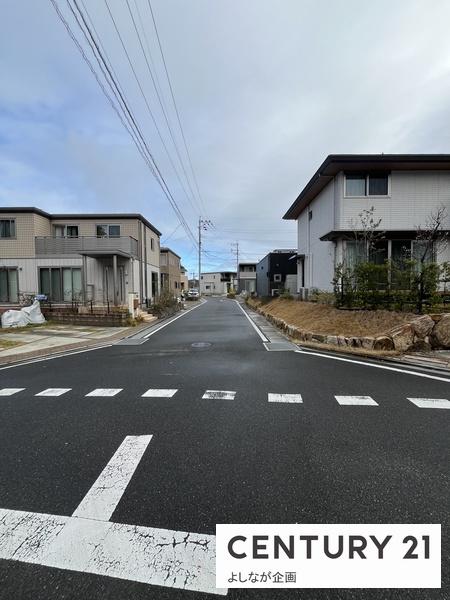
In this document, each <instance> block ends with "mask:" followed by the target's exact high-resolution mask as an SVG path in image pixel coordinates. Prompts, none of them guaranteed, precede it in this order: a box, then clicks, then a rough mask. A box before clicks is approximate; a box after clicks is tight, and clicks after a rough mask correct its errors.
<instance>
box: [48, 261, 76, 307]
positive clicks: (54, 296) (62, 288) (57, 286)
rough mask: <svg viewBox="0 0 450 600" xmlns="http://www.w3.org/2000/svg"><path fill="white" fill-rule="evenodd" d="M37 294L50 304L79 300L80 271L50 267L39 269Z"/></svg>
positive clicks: (72, 268) (71, 268) (70, 268)
mask: <svg viewBox="0 0 450 600" xmlns="http://www.w3.org/2000/svg"><path fill="white" fill-rule="evenodd" d="M39 293H41V294H45V295H46V296H47V297H48V298H49V300H51V301H52V302H72V301H75V300H80V299H81V294H82V282H81V269H79V268H74V267H50V268H42V267H41V268H40V269H39Z"/></svg>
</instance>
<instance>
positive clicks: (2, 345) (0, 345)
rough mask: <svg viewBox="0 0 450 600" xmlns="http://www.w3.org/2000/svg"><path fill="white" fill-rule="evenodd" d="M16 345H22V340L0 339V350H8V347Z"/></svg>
mask: <svg viewBox="0 0 450 600" xmlns="http://www.w3.org/2000/svg"><path fill="white" fill-rule="evenodd" d="M16 346H23V342H12V341H11V340H2V339H0V350H9V349H10V348H15V347H16Z"/></svg>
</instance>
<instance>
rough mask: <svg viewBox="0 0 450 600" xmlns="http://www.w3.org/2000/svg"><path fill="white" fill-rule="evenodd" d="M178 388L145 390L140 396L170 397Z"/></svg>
mask: <svg viewBox="0 0 450 600" xmlns="http://www.w3.org/2000/svg"><path fill="white" fill-rule="evenodd" d="M177 392H178V390H164V389H162V390H157V389H155V390H153V389H150V390H147V391H146V392H145V394H142V396H141V398H172V396H174V395H175V394H176V393H177Z"/></svg>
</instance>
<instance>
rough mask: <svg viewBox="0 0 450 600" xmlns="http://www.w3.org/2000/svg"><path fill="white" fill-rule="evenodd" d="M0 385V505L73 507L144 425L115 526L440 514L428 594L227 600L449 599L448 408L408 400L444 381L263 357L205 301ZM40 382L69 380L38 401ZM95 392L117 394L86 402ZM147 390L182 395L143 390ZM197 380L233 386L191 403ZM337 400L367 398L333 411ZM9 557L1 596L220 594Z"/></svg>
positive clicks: (0, 573) (433, 517)
mask: <svg viewBox="0 0 450 600" xmlns="http://www.w3.org/2000/svg"><path fill="white" fill-rule="evenodd" d="M193 344H194V346H193ZM197 344H199V345H197ZM5 388H24V389H23V390H22V391H20V392H17V393H15V394H13V395H11V396H2V397H0V456H1V461H0V508H1V509H8V510H11V511H29V512H32V513H45V514H49V515H61V516H70V515H72V514H73V513H74V511H75V510H76V509H77V507H78V506H79V505H80V502H81V501H82V499H83V498H84V497H85V496H86V494H88V493H89V490H90V488H91V486H92V485H93V483H94V481H95V480H96V479H97V477H98V476H99V474H100V473H101V472H102V471H103V469H104V467H105V465H106V464H107V463H108V461H110V460H111V457H112V456H113V455H114V453H115V452H116V450H117V449H118V448H119V446H120V445H121V444H122V442H123V440H124V438H125V437H126V436H141V435H142V436H143V435H148V434H152V435H153V438H152V440H151V442H150V443H149V445H148V447H147V449H146V451H145V452H144V454H143V456H142V459H141V461H140V462H139V464H138V466H137V468H136V470H135V471H134V474H133V476H132V477H131V481H130V483H129V485H128V486H127V487H126V491H125V492H124V494H123V496H122V497H121V498H120V500H119V501H118V503H117V505H116V506H115V509H114V511H113V513H112V516H111V521H113V522H114V523H122V524H132V525H139V526H143V527H152V528H162V529H169V530H174V531H183V532H199V533H202V534H209V535H214V534H215V525H216V523H297V522H305V523H441V524H442V576H443V581H442V583H443V585H442V589H440V590H371V591H370V590H284V591H283V590H273V589H269V590H245V589H241V590H229V592H228V596H227V597H228V598H230V599H231V600H235V599H247V598H249V599H250V598H255V599H264V600H265V599H272V598H280V599H290V598H302V599H303V598H305V599H311V600H312V599H325V598H330V599H341V598H342V599H347V598H358V599H359V598H361V599H365V598H367V599H372V598H373V599H380V600H381V599H383V600H384V599H387V598H399V599H409V598H411V599H417V600H418V599H423V598H425V599H427V598H430V599H445V598H450V567H449V558H450V540H449V536H448V531H449V512H450V511H449V509H450V500H449V499H450V485H449V483H450V481H449V446H450V443H449V440H450V437H449V433H450V421H449V419H450V411H448V410H439V409H420V408H418V407H417V406H415V405H413V404H412V403H411V402H410V401H408V400H407V398H408V397H415V398H443V399H445V398H450V387H449V383H446V382H443V381H437V380H434V379H428V378H423V377H418V376H415V375H411V374H408V373H400V372H391V371H387V370H380V369H378V368H371V367H368V366H364V365H359V364H355V363H350V362H339V361H336V360H332V359H331V358H330V359H328V358H323V357H318V356H314V355H308V354H300V353H295V352H267V351H266V349H265V348H264V345H263V344H262V341H261V339H260V338H259V337H258V335H257V333H256V332H255V331H254V329H253V328H252V326H251V324H250V323H249V321H248V320H247V318H246V317H245V315H244V314H243V313H242V311H241V309H240V308H239V306H238V305H237V304H236V303H235V302H233V301H231V300H222V299H211V300H208V302H207V303H205V304H204V305H202V306H200V307H198V308H196V309H195V310H193V311H192V312H190V313H188V314H186V315H184V316H183V317H181V318H179V319H177V320H176V321H174V322H173V323H172V324H170V325H168V326H167V327H165V328H164V329H162V330H161V331H159V332H157V333H155V334H154V335H152V336H151V337H149V338H148V340H147V341H146V342H145V343H143V344H142V345H135V346H132V345H130V346H126V345H114V346H112V347H109V348H104V349H99V350H95V351H90V352H85V353H79V354H74V355H71V356H66V357H62V358H58V359H53V360H48V361H42V362H36V363H33V364H29V365H24V366H18V367H15V368H9V369H2V370H0V389H5ZM47 388H64V389H67V388H71V389H70V391H68V392H66V393H64V394H62V395H61V396H58V397H45V396H44V397H42V396H41V397H37V396H36V395H35V394H37V393H39V392H41V391H42V390H45V389H47ZM103 388H108V389H110V388H117V389H121V391H120V392H118V393H117V395H115V396H114V397H104V396H103V397H102V396H100V397H87V396H86V394H88V393H90V392H91V391H92V390H94V389H103ZM149 388H151V389H176V390H178V391H177V392H176V393H175V394H174V396H173V397H171V398H143V397H142V394H143V393H144V392H145V391H146V390H148V389H149ZM206 390H226V391H235V392H236V395H235V397H234V399H233V400H222V399H217V398H216V399H203V398H202V396H203V394H204V393H205V391H206ZM268 393H283V394H301V395H302V398H303V403H302V404H298V403H279V402H268ZM336 395H347V396H370V397H372V398H373V399H374V400H375V401H376V402H377V403H378V406H377V407H373V406H341V405H340V404H338V402H337V401H336V399H335V396H336ZM0 521H1V518H0ZM6 541H7V540H6ZM5 543H6V542H5V539H4V538H2V537H1V536H0V555H1V552H2V544H5ZM40 544H41V541H40V540H38V542H37V544H36V546H37V547H39V545H40ZM37 551H38V550H36V552H37ZM17 556H19V555H18V554H14V556H12V557H8V558H7V559H5V560H0V599H5V600H6V599H7V600H22V599H30V600H31V599H33V600H40V599H42V600H44V599H45V600H56V599H57V600H61V599H68V598H77V599H89V600H95V599H99V600H100V599H102V600H105V599H108V600H109V599H111V600H113V599H114V600H116V599H117V600H124V599H128V598H130V599H133V600H140V599H144V598H145V599H153V598H155V599H160V598H161V599H162V600H165V599H167V600H172V599H186V600H189V599H191V598H192V599H194V598H201V599H204V600H209V599H213V598H218V597H219V596H215V595H210V594H208V593H201V592H196V591H186V590H180V589H171V588H169V587H164V586H154V585H148V584H145V583H136V582H133V581H129V580H122V579H117V578H114V577H110V576H108V574H105V575H103V574H102V575H95V574H89V573H85V572H80V571H76V570H75V571H72V570H67V569H64V568H58V569H57V568H53V567H49V566H45V565H42V564H40V563H39V561H38V560H37V561H36V562H37V564H29V563H28V562H20V561H18V560H17Z"/></svg>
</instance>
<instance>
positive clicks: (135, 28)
mask: <svg viewBox="0 0 450 600" xmlns="http://www.w3.org/2000/svg"><path fill="white" fill-rule="evenodd" d="M125 2H126V4H127V7H128V12H129V14H130V17H131V20H132V22H133V27H134V31H135V33H136V36H137V39H138V41H139V46H140V48H141V51H142V55H143V56H144V60H145V64H146V65H147V69H148V72H149V75H150V78H151V80H152V83H153V88H154V90H155V93H156V97H157V98H158V102H159V105H160V106H161V110H162V114H163V116H164V120H165V122H166V125H167V129H168V131H169V135H170V137H171V139H172V142H173V145H174V147H175V152H176V154H177V156H178V160H179V162H180V165H181V169H182V171H183V173H184V176H185V178H186V182H187V184H188V187H189V189H190V191H191V194H192V200H191V198H190V197H189V195H188V193H187V192H186V190H185V188H184V186H183V191H184V192H185V193H186V197H187V199H188V200H189V203H190V204H191V206H192V208H193V210H194V211H195V212H200V208H199V207H198V206H197V207H196V206H194V202H195V196H194V192H193V191H192V188H191V184H190V181H189V178H188V175H187V173H186V169H185V166H184V163H183V160H182V158H181V154H180V151H179V148H178V144H177V141H176V139H175V137H174V135H173V131H172V127H171V126H170V122H169V118H168V116H167V112H166V109H165V107H164V101H163V98H162V97H161V95H160V93H159V90H158V86H157V85H156V81H155V77H154V75H153V71H152V69H151V67H150V63H149V61H148V58H147V53H146V51H145V48H144V45H143V43H142V38H141V35H140V33H139V30H138V28H137V25H136V21H135V19H134V15H133V12H132V10H131V6H130V3H129V0H125ZM144 36H146V33H145V30H144ZM147 47H148V42H147ZM150 56H151V55H150ZM180 184H181V181H180Z"/></svg>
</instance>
